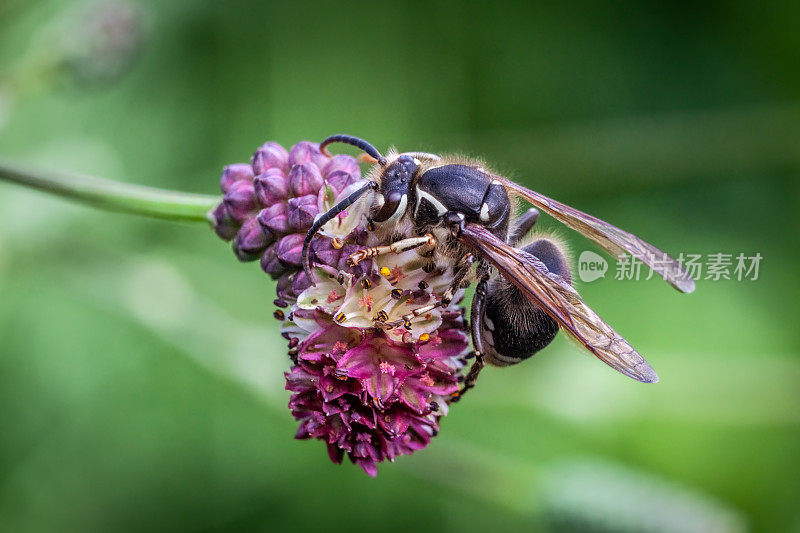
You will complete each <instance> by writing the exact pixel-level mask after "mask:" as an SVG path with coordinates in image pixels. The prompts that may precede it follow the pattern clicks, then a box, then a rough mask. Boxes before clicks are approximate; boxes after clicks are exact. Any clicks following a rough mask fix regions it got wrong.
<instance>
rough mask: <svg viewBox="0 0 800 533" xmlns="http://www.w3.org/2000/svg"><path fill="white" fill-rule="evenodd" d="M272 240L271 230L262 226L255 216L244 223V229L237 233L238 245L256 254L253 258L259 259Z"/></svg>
mask: <svg viewBox="0 0 800 533" xmlns="http://www.w3.org/2000/svg"><path fill="white" fill-rule="evenodd" d="M272 240H273V239H272V233H271V232H270V230H269V229H267V228H264V227H262V226H261V224H260V223H259V222H258V219H256V218H255V217H253V218H249V219H247V220H246V221H245V223H244V224H242V229H240V230H239V233H238V234H237V235H236V246H237V247H238V248H239V250H241V251H243V252H247V253H250V254H254V255H255V257H254V258H253V259H258V256H260V255H261V252H263V251H264V249H265V248H266V247H267V246H268V245H269V244H270V243H271V242H272Z"/></svg>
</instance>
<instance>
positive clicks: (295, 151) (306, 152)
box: [289, 141, 329, 169]
mask: <svg viewBox="0 0 800 533" xmlns="http://www.w3.org/2000/svg"><path fill="white" fill-rule="evenodd" d="M328 161H329V159H328V158H327V157H325V156H324V155H322V152H320V151H319V145H318V144H316V143H311V142H308V141H300V142H299V143H297V144H295V145H294V146H292V150H291V151H290V152H289V168H292V167H293V166H295V165H305V164H306V163H313V164H314V165H316V166H317V167H318V168H320V169H321V168H323V167H324V166H325V165H326V164H327V163H328Z"/></svg>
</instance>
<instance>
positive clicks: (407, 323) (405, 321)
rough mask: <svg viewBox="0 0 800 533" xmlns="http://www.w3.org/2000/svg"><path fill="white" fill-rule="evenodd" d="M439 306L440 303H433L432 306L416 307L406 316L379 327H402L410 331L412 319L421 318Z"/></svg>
mask: <svg viewBox="0 0 800 533" xmlns="http://www.w3.org/2000/svg"><path fill="white" fill-rule="evenodd" d="M441 305H442V302H436V303H433V304H428V305H423V306H422V307H417V308H416V309H414V310H413V311H411V312H410V313H408V314H407V315H403V316H401V317H400V318H399V319H398V320H394V321H392V322H384V323H383V324H381V325H382V326H385V327H388V328H397V327H400V326H403V327H404V328H406V329H409V330H410V329H411V321H412V320H413V319H415V318H417V317H418V316H422V315H424V314H425V313H430V312H431V311H433V310H434V309H436V308H437V307H440V306H441Z"/></svg>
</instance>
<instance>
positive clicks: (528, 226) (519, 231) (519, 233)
mask: <svg viewBox="0 0 800 533" xmlns="http://www.w3.org/2000/svg"><path fill="white" fill-rule="evenodd" d="M538 219H539V210H538V209H536V208H535V207H531V208H530V209H528V210H527V211H525V213H523V214H522V215H521V216H520V217H519V218H518V219H517V221H516V222H515V223H514V227H512V228H511V231H509V232H508V244H510V245H511V246H516V245H517V243H518V242H519V241H520V239H522V238H523V237H524V236H525V235H527V234H528V232H529V231H530V230H532V229H533V226H535V225H536V221H537V220H538Z"/></svg>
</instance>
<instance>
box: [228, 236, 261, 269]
mask: <svg viewBox="0 0 800 533" xmlns="http://www.w3.org/2000/svg"><path fill="white" fill-rule="evenodd" d="M232 245H233V255H235V256H236V259H238V260H239V261H241V262H242V263H248V262H250V261H255V260H256V259H258V258H259V254H252V253H250V252H245V251H244V250H242V249H241V248H239V243H238V241H237V240H234V241H233V243H232Z"/></svg>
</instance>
